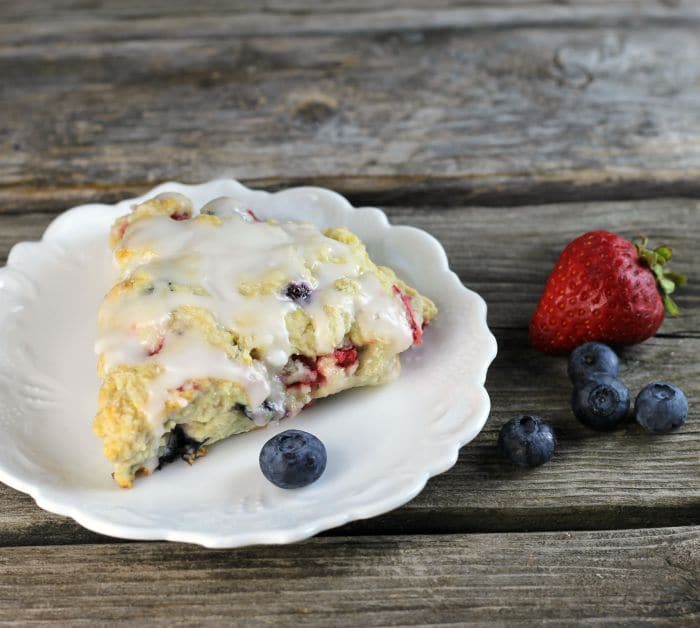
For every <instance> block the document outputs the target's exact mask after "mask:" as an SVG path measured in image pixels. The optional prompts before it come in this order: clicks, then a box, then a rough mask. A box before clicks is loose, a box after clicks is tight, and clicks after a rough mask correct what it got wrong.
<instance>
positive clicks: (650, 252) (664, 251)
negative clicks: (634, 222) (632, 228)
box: [634, 236, 688, 316]
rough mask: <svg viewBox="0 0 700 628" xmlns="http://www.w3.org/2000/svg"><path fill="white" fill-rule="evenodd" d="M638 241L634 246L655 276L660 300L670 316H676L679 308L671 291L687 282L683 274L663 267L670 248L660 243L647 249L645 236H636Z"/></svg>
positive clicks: (669, 254)
mask: <svg viewBox="0 0 700 628" xmlns="http://www.w3.org/2000/svg"><path fill="white" fill-rule="evenodd" d="M637 239H638V240H639V242H634V246H635V248H636V249H637V253H639V257H640V259H641V260H643V262H644V263H645V264H646V265H647V266H648V267H649V270H651V272H652V273H653V274H654V277H656V285H657V286H658V288H659V292H660V293H661V300H662V301H663V304H664V307H665V308H666V311H667V312H668V314H669V315H670V316H678V314H679V312H680V310H679V309H678V306H677V305H676V303H675V301H674V300H673V299H672V298H671V296H670V295H671V293H673V292H674V290H675V289H676V287H677V286H683V285H685V284H686V283H687V281H688V280H687V278H686V276H685V275H681V274H680V273H674V272H673V271H671V270H669V269H667V268H664V267H663V266H664V264H665V263H666V262H668V260H670V259H671V257H672V256H673V251H671V248H670V247H668V246H666V245H665V244H662V245H661V246H659V247H657V248H655V249H648V248H647V243H648V242H649V238H647V237H646V236H638V238H637Z"/></svg>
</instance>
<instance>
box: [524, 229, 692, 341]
mask: <svg viewBox="0 0 700 628" xmlns="http://www.w3.org/2000/svg"><path fill="white" fill-rule="evenodd" d="M646 244H647V240H646V238H643V239H642V241H641V242H640V243H639V244H632V242H630V241H628V240H625V239H624V238H621V237H620V236H618V235H615V234H614V233H610V232H609V231H590V232H589V233H584V234H583V235H582V236H579V237H578V238H576V239H575V240H574V241H573V242H571V243H569V245H568V246H567V247H566V248H565V249H564V250H563V251H562V254H561V255H560V256H559V259H558V260H557V262H556V264H555V265H554V268H553V269H552V272H551V274H550V275H549V279H547V285H546V286H545V288H544V293H543V294H542V297H541V298H540V302H539V304H538V305H537V309H536V310H535V315H534V316H533V317H532V321H531V322H530V342H531V343H532V346H533V347H535V349H538V350H539V351H544V352H546V353H568V352H569V351H571V350H572V349H574V348H576V347H578V346H579V345H580V344H583V343H584V342H588V341H591V340H597V341H600V342H605V343H608V344H612V345H630V344H634V343H637V342H641V341H642V340H646V339H647V338H649V337H651V336H653V335H654V333H655V332H656V330H657V329H658V328H659V326H660V325H661V321H663V319H664V306H665V307H666V309H667V310H668V312H669V314H670V315H671V316H676V315H677V314H678V307H677V306H676V304H675V303H674V302H673V301H672V300H671V297H669V296H668V295H669V294H670V293H671V292H673V290H674V288H675V287H676V285H682V284H684V283H685V277H683V276H682V275H678V274H676V273H672V272H670V271H667V270H664V269H663V268H662V266H663V264H665V263H666V262H667V261H668V260H669V259H671V249H669V248H668V247H667V246H660V247H659V248H657V249H654V250H653V251H651V250H649V249H647V248H646Z"/></svg>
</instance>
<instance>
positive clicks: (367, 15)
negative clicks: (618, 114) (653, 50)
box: [0, 0, 700, 43]
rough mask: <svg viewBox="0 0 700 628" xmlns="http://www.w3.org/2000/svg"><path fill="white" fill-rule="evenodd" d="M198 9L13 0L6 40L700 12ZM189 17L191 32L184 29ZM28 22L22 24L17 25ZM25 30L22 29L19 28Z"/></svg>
mask: <svg viewBox="0 0 700 628" xmlns="http://www.w3.org/2000/svg"><path fill="white" fill-rule="evenodd" d="M197 8H198V11H197V12H196V13H193V12H192V7H191V5H190V4H189V3H188V2H186V0H174V1H173V0H158V1H155V2H153V1H152V2H149V3H148V5H144V4H143V3H140V2H133V1H127V2H124V1H122V2H119V3H106V4H102V5H100V6H93V5H87V6H86V5H84V4H82V3H80V2H75V0H50V1H48V2H46V1H44V2H41V3H40V4H37V3H34V4H29V3H27V2H24V1H22V0H6V1H5V2H4V3H3V6H2V16H3V18H4V24H0V36H2V40H3V41H7V42H16V41H24V37H26V34H27V28H28V29H30V30H29V32H31V34H32V37H33V40H35V41H36V40H40V41H42V42H47V41H52V42H60V43H63V42H64V40H63V39H62V37H63V36H64V35H65V33H66V32H67V31H68V30H70V32H71V34H72V35H73V41H76V40H83V39H85V38H86V37H87V38H88V39H91V38H94V36H95V35H97V36H99V37H100V38H102V39H104V40H110V41H114V40H118V39H125V38H132V39H135V38H140V39H153V38H159V37H162V36H163V33H164V32H166V31H170V33H173V32H174V33H178V32H179V33H181V36H188V35H190V34H201V33H206V34H207V35H208V36H211V35H217V36H223V37H231V36H248V35H270V36H278V35H281V34H284V35H296V36H298V35H307V34H319V33H349V32H358V31H359V32H381V31H396V30H411V29H414V30H415V29H433V30H437V29H442V30H445V29H455V28H462V29H464V28H471V29H475V28H509V27H513V26H542V25H546V26H555V27H556V26H562V25H568V24H571V23H574V22H575V23H577V24H585V25H590V26H596V27H606V26H607V27H610V26H616V25H620V24H622V25H629V24H630V22H632V23H633V24H639V23H642V22H660V23H678V22H681V21H686V22H687V20H689V19H695V18H697V17H698V16H699V15H700V10H699V9H700V7H699V6H698V2H697V1H696V0H691V1H686V2H684V3H682V4H681V3H673V2H667V3H649V2H645V1H644V0H616V2H614V3H609V2H603V1H601V0H584V1H579V2H577V3H576V4H575V5H573V6H567V5H563V4H562V3H561V2H558V1H557V0H550V1H546V0H544V1H540V2H536V1H532V0H525V1H523V0H496V1H490V2H488V3H484V2H483V1H479V0H466V1H458V2H455V1H454V0H401V2H396V1H393V2H392V1H389V2H387V1H386V0H383V1H377V0H330V1H328V0H323V1H321V0H316V1H315V2H309V0H278V1H277V2H269V1H268V2H265V3H264V5H262V6H261V3H259V2H254V1H252V2H251V1H250V0H238V1H233V2H231V1H226V0H203V1H202V2H199V3H198V5H197ZM183 20H186V26H187V28H186V29H182V30H181V27H182V24H183ZM18 26H21V27H22V28H21V29H18V28H17V27H18ZM20 30H22V31H24V32H18V31H20Z"/></svg>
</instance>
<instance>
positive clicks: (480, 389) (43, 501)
mask: <svg viewBox="0 0 700 628" xmlns="http://www.w3.org/2000/svg"><path fill="white" fill-rule="evenodd" d="M222 185H233V186H234V187H238V188H241V189H242V190H243V191H246V192H253V193H258V194H262V195H265V196H271V195H281V194H289V193H290V192H291V193H293V194H311V195H321V196H324V197H326V198H328V199H332V200H333V202H334V203H335V204H336V205H337V206H340V207H341V208H342V210H343V211H363V212H364V211H367V212H369V213H371V214H373V215H374V216H375V217H376V218H378V219H379V220H380V222H381V226H382V228H383V229H388V230H392V229H398V230H403V231H406V232H408V231H410V232H413V233H415V234H416V235H418V234H419V235H420V237H422V238H423V239H425V240H426V241H429V242H430V245H431V247H432V248H433V249H434V250H435V251H436V252H437V253H438V258H439V260H440V268H437V269H435V272H439V273H446V274H449V275H450V277H449V279H450V282H451V283H452V284H453V285H454V289H455V290H458V291H461V292H462V293H463V295H464V296H465V297H468V298H469V299H470V300H471V301H472V302H473V303H474V304H475V305H476V307H477V309H478V316H479V321H478V322H479V327H480V330H481V331H482V332H483V336H482V337H481V338H480V339H479V340H480V341H481V348H482V349H484V355H483V359H482V361H481V363H480V364H479V370H478V374H477V373H475V375H476V376H475V377H474V378H473V380H472V382H471V383H472V384H473V385H474V386H475V388H476V389H477V393H478V396H479V403H480V405H479V407H478V408H476V409H475V410H474V412H473V413H472V416H471V417H470V418H471V419H472V421H471V422H470V423H468V424H467V423H465V425H463V426H462V430H461V437H460V438H458V439H456V440H454V441H453V442H451V443H450V445H449V446H447V445H446V444H445V443H441V445H442V447H443V448H442V450H441V455H440V457H439V458H437V459H435V460H434V463H433V464H432V465H430V466H429V468H425V469H422V470H420V471H419V472H417V473H416V474H415V475H413V476H412V477H411V481H410V482H409V481H404V482H403V484H402V490H401V491H400V492H397V493H396V494H394V495H392V496H391V497H384V498H382V499H375V500H374V501H373V502H370V503H369V504H367V505H365V506H364V507H363V508H361V509H356V510H355V511H349V512H339V513H337V514H334V515H329V516H326V517H321V518H316V519H314V520H313V521H310V522H308V523H303V524H300V525H298V526H295V527H292V528H288V529H285V530H279V529H275V530H270V531H265V530H261V531H257V532H256V533H249V534H248V535H247V536H242V535H240V534H238V535H236V534H233V535H230V536H228V537H226V536H222V535H220V534H213V535H210V534H207V533H202V532H198V531H182V530H166V529H164V528H154V527H151V526H143V527H140V526H135V525H122V524H119V523H115V522H113V521H110V520H109V519H108V518H100V517H97V516H94V515H93V514H91V513H85V512H84V511H81V510H80V507H79V506H75V505H74V504H70V503H65V502H61V501H58V500H56V498H55V497H54V496H53V495H52V494H51V490H50V489H51V487H49V490H48V491H47V490H46V488H45V487H44V486H42V485H41V484H40V483H39V484H31V483H30V482H28V481H25V480H24V479H22V478H19V477H16V476H15V475H13V474H12V472H11V471H10V470H7V469H6V468H5V466H4V461H3V460H2V459H1V458H0V481H1V482H3V483H4V484H6V485H8V486H10V487H12V488H14V489H16V490H18V491H20V492H23V493H25V494H28V495H29V496H30V497H32V498H33V499H34V501H35V502H36V504H37V505H38V506H39V507H40V508H42V509H44V510H46V511H48V512H52V513H55V514H58V515H62V516H67V517H70V518H71V519H73V520H74V521H76V522H77V523H78V524H80V525H81V526H83V527H85V528H86V529H88V530H90V531H93V532H96V533H99V534H105V535H108V536H113V537H119V538H125V539H130V540H167V541H177V542H185V543H194V544H198V545H202V546H204V547H209V548H232V547H242V546H245V545H255V544H286V543H293V542H297V541H300V540H303V539H306V538H309V537H311V536H313V535H315V534H318V533H319V532H321V531H324V530H328V529H330V528H334V527H337V526H340V525H343V524H345V523H347V522H350V521H355V520H360V519H367V518H370V517H374V516H377V515H380V514H382V513H385V512H388V511H390V510H393V509H395V508H398V507H400V506H402V505H404V504H405V503H407V502H409V501H410V500H412V499H413V498H415V497H416V496H417V495H418V494H419V493H420V492H421V491H422V490H423V488H424V487H425V485H426V483H427V482H428V480H429V479H430V478H431V477H434V476H436V475H439V474H441V473H444V472H445V471H447V470H449V469H450V468H451V467H453V466H454V465H455V464H456V462H457V458H458V455H459V450H460V448H461V447H463V446H464V445H466V444H467V443H469V442H470V441H471V440H473V439H474V438H475V437H476V436H477V435H478V433H479V432H480V431H481V429H482V428H483V426H484V425H485V423H486V421H487V419H488V416H489V413H490V408H491V403H490V398H489V395H488V393H487V391H486V388H485V380H486V374H487V371H488V368H489V366H490V364H491V363H492V362H493V360H494V358H495V357H496V354H497V344H496V339H495V337H494V336H493V334H492V333H491V331H490V330H489V328H488V325H487V306H486V302H485V301H484V299H483V298H482V297H481V296H480V295H479V294H478V293H476V292H474V291H473V290H471V289H469V288H467V287H466V286H464V285H463V284H462V282H461V280H460V279H459V277H458V276H457V274H456V273H455V272H454V271H452V270H451V269H450V268H449V262H448V258H447V255H446V253H445V250H444V248H443V247H442V245H441V244H440V242H439V241H438V240H437V239H436V238H435V237H434V236H432V235H431V234H429V233H427V232H425V231H423V230H422V229H419V228H417V227H413V226H409V225H392V224H391V223H390V222H389V219H388V217H387V215H386V214H385V213H384V212H383V211H382V210H381V209H379V208H376V207H366V206H363V207H354V206H353V205H352V204H351V203H350V202H349V201H348V200H347V199H346V198H345V197H344V196H342V195H340V194H339V193H337V192H335V191H333V190H329V189H327V188H322V187H316V186H299V187H292V188H285V189H282V190H279V191H276V192H267V191H265V190H257V189H254V188H247V187H246V186H245V185H243V184H241V183H240V182H239V181H236V180H235V179H214V180H211V181H207V182H204V183H200V184H184V183H179V182H176V181H167V182H163V183H161V184H159V185H157V186H156V187H154V188H153V189H151V190H149V191H148V192H146V193H144V194H142V195H140V196H137V197H133V198H128V199H124V200H122V201H119V202H118V203H115V204H106V203H85V204H82V205H78V206H75V207H72V208H70V209H68V210H65V211H63V212H62V213H60V214H58V215H57V216H56V217H55V218H54V219H53V220H52V221H51V222H50V223H49V225H48V226H47V227H46V229H45V231H44V233H43V234H42V237H41V239H39V240H33V241H22V242H18V243H16V244H15V245H13V247H12V248H11V250H10V252H9V254H8V257H7V264H6V266H5V267H2V268H0V279H2V277H3V275H5V274H6V273H8V272H11V271H13V270H18V271H19V272H20V273H22V269H21V268H18V267H17V264H16V263H15V261H14V259H13V258H14V257H16V256H17V254H16V253H14V252H15V250H16V249H17V250H19V249H20V248H21V247H22V245H26V244H34V245H42V244H44V243H51V242H57V241H58V240H57V238H58V235H60V228H62V227H63V225H64V224H69V222H70V221H71V220H72V219H74V218H75V216H76V215H77V214H79V213H82V212H87V211H90V212H92V211H98V210H102V211H104V210H107V209H108V210H110V211H113V210H115V209H116V208H117V207H120V206H125V207H126V206H128V205H131V204H132V203H135V202H139V201H140V200H142V199H144V198H147V197H150V196H153V195H154V194H158V193H160V192H162V191H165V190H168V189H172V188H173V187H176V188H185V189H190V188H195V189H206V188H207V187H212V186H213V187H216V186H222ZM13 253H14V255H13ZM477 415H478V419H476V420H474V416H477Z"/></svg>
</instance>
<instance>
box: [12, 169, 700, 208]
mask: <svg viewBox="0 0 700 628" xmlns="http://www.w3.org/2000/svg"><path fill="white" fill-rule="evenodd" d="M601 176H602V173H591V174H590V181H588V182H586V179H587V177H585V176H584V177H582V176H581V173H553V174H550V175H548V176H545V175H541V176H540V177H539V181H538V180H536V179H537V177H535V180H533V178H529V179H528V178H527V177H525V176H524V177H523V181H522V183H517V182H515V183H514V182H513V181H509V182H508V183H505V184H503V185H502V186H500V187H499V186H494V185H493V184H492V183H490V182H486V181H480V177H478V176H475V177H473V178H470V177H464V176H456V177H433V176H430V177H419V176H413V175H405V176H401V175H387V176H371V177H363V176H340V175H338V176H319V177H300V178H269V177H266V178H260V179H250V178H242V179H240V181H241V183H243V184H244V185H246V186H248V187H251V188H259V189H265V190H268V191H270V192H275V191H278V190H282V189H285V188H288V187H297V186H317V187H323V188H328V189H332V190H334V191H336V192H338V193H339V194H342V195H344V196H345V197H346V198H347V199H348V200H349V201H350V203H351V204H353V205H355V206H363V205H368V206H376V207H382V206H383V207H394V206H405V205H412V206H422V207H424V208H425V209H431V208H435V209H449V208H452V207H460V206H465V205H478V206H483V207H494V208H497V207H517V206H520V205H535V204H536V205H547V204H555V203H575V202H593V201H598V202H610V201H643V200H655V199H663V198H671V197H683V198H693V199H697V198H700V172H688V173H686V175H683V174H681V175H678V174H675V175H672V174H670V173H669V174H668V176H664V177H659V178H657V179H653V180H652V179H649V178H636V177H634V176H633V177H629V178H624V177H623V178H620V179H618V180H610V181H607V182H605V181H602V180H599V179H600V177H601ZM606 176H608V175H606ZM546 179H549V180H546ZM182 182H183V183H187V181H186V180H185V181H182ZM192 183H193V184H196V183H200V182H199V181H193V182H192ZM158 184H159V182H155V181H154V182H143V181H142V182H138V181H134V182H124V183H112V184H110V183H105V184H93V185H80V186H71V185H66V186H61V185H46V186H40V185H27V186H22V185H14V184H13V185H6V186H3V185H0V214H4V215H15V214H24V213H28V212H47V213H60V212H62V211H64V210H66V209H68V208H70V207H73V206H75V205H82V204H87V203H115V202H118V201H121V200H124V199H125V198H130V197H133V196H139V195H141V194H144V193H145V192H147V191H148V190H149V189H152V188H153V187H155V186H156V185H158Z"/></svg>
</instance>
